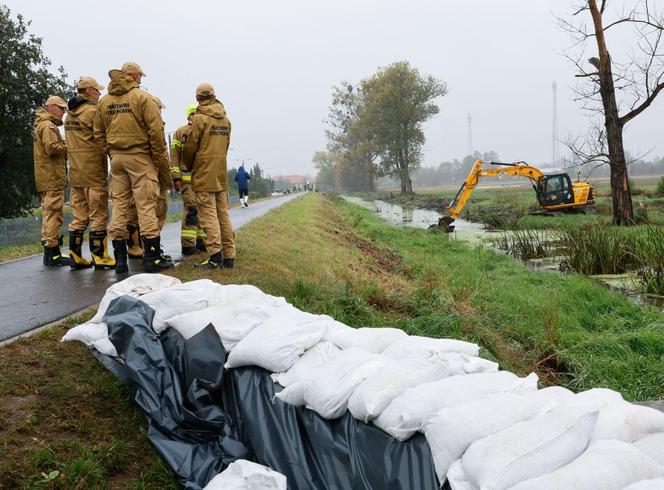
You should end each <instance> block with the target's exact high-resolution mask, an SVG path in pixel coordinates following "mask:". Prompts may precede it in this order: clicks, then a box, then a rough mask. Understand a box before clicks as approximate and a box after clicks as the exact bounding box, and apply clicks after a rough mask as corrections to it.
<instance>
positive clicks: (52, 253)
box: [44, 245, 69, 267]
mask: <svg viewBox="0 0 664 490" xmlns="http://www.w3.org/2000/svg"><path fill="white" fill-rule="evenodd" d="M44 265H46V266H47V267H61V266H63V265H69V257H68V256H67V255H62V253H61V252H60V246H59V245H56V246H54V247H46V246H44Z"/></svg>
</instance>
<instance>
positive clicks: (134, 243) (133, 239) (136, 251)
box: [127, 225, 144, 259]
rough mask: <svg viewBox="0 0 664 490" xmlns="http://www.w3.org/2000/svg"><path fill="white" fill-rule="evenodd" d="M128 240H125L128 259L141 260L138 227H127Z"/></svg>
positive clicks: (141, 250) (139, 231) (139, 230)
mask: <svg viewBox="0 0 664 490" xmlns="http://www.w3.org/2000/svg"><path fill="white" fill-rule="evenodd" d="M127 231H128V232H129V239H128V240H127V255H128V256H129V258H130V259H142V258H143V253H144V251H143V248H142V246H141V245H142V243H141V229H140V228H139V227H138V226H134V225H128V226H127Z"/></svg>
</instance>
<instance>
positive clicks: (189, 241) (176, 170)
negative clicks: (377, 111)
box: [171, 104, 205, 255]
mask: <svg viewBox="0 0 664 490" xmlns="http://www.w3.org/2000/svg"><path fill="white" fill-rule="evenodd" d="M197 107H198V104H190V105H188V106H187V108H186V110H185V116H186V117H187V124H185V125H184V126H180V127H179V128H177V129H176V130H175V134H174V135H173V140H172V142H171V174H172V175H173V182H175V189H176V190H178V191H180V193H181V194H182V202H183V203H184V209H183V210H182V225H181V229H180V245H182V255H194V254H196V253H198V252H205V232H204V231H203V229H202V228H201V226H200V222H199V219H198V207H197V206H196V194H195V193H194V191H193V189H192V188H191V173H189V172H184V171H183V170H182V168H181V167H180V164H181V162H182V145H184V143H186V142H187V138H188V137H189V134H190V133H191V123H192V122H193V120H194V116H195V114H196V108H197Z"/></svg>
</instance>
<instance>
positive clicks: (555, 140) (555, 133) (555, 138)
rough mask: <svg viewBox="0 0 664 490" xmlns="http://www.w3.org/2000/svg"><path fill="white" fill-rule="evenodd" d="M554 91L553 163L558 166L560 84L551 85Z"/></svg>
mask: <svg viewBox="0 0 664 490" xmlns="http://www.w3.org/2000/svg"><path fill="white" fill-rule="evenodd" d="M551 89H552V92H553V121H552V128H551V165H552V166H553V167H555V166H556V162H557V161H558V84H557V83H556V82H553V85H551Z"/></svg>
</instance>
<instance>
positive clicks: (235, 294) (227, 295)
mask: <svg viewBox="0 0 664 490" xmlns="http://www.w3.org/2000/svg"><path fill="white" fill-rule="evenodd" d="M241 303H244V304H253V305H261V306H267V307H280V306H286V305H287V304H288V303H287V302H286V300H285V299H284V298H282V297H280V296H272V295H270V294H266V293H264V292H263V291H261V290H260V289H258V288H257V287H256V286H252V285H251V284H226V285H223V286H221V287H220V288H218V289H217V290H216V291H215V295H214V298H213V304H214V305H219V306H222V305H229V304H230V305H238V304H241Z"/></svg>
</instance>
